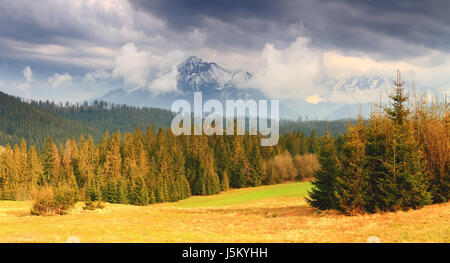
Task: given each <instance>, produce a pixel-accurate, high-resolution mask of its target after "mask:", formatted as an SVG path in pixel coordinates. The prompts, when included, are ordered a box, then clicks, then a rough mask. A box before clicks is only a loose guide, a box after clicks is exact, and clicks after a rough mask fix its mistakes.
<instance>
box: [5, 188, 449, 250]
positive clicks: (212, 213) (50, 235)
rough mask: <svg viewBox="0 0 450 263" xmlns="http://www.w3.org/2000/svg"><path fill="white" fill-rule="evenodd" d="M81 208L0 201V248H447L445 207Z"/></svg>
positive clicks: (261, 203)
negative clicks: (376, 242)
mask: <svg viewBox="0 0 450 263" xmlns="http://www.w3.org/2000/svg"><path fill="white" fill-rule="evenodd" d="M196 198H198V197H196ZM205 198H206V197H205ZM82 207H83V204H82V203H78V204H77V205H76V207H75V208H74V209H73V210H72V211H71V212H69V214H68V215H63V216H51V217H39V216H30V215H29V210H30V208H31V202H27V201H18V202H13V201H1V202H0V242H66V240H67V238H68V237H70V236H77V237H79V238H80V240H81V242H366V240H367V238H368V237H369V236H378V237H379V238H380V239H381V242H450V203H446V204H441V205H432V206H427V207H425V208H422V209H420V210H415V211H408V212H397V213H386V214H377V215H363V216H355V217H348V216H344V215H340V214H337V213H335V212H326V213H320V214H319V213H315V212H314V210H313V209H311V208H310V207H308V206H307V205H306V203H305V201H304V199H303V197H301V196H300V197H280V198H269V199H262V200H256V201H251V202H248V203H245V204H236V205H230V206H219V207H209V208H208V207H202V208H179V207H177V206H176V205H175V204H157V205H151V206H146V207H138V206H130V205H113V204H106V207H105V208H104V209H100V210H95V211H89V210H83V209H82Z"/></svg>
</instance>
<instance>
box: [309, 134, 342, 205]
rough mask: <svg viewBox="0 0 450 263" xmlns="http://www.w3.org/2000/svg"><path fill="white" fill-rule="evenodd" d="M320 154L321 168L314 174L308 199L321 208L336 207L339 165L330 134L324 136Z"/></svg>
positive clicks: (311, 203)
mask: <svg viewBox="0 0 450 263" xmlns="http://www.w3.org/2000/svg"><path fill="white" fill-rule="evenodd" d="M318 155H319V156H318V159H319V163H320V169H319V170H317V171H316V172H315V174H314V181H312V183H311V184H312V186H313V188H312V190H311V191H309V192H308V195H309V197H306V201H307V202H308V204H310V205H311V206H312V207H315V208H317V209H319V210H327V209H336V208H337V200H336V198H335V189H336V177H337V176H338V173H339V166H338V161H337V156H336V148H335V145H334V140H333V139H332V138H331V137H330V136H329V135H326V136H325V137H324V138H322V140H321V142H320V144H319V154H318Z"/></svg>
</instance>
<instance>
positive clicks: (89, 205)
mask: <svg viewBox="0 0 450 263" xmlns="http://www.w3.org/2000/svg"><path fill="white" fill-rule="evenodd" d="M103 208H105V204H103V203H102V202H101V201H94V202H93V201H87V202H86V203H84V207H83V209H84V210H95V209H103Z"/></svg>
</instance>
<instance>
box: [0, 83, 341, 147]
mask: <svg viewBox="0 0 450 263" xmlns="http://www.w3.org/2000/svg"><path fill="white" fill-rule="evenodd" d="M280 117H281V118H282V117H283V116H280ZM172 118H173V113H171V112H170V111H168V110H163V109H157V108H139V107H133V106H128V105H116V104H111V103H107V102H104V101H93V102H91V103H87V102H85V103H81V104H68V103H66V104H62V103H60V104H57V103H54V102H50V101H25V100H23V99H22V98H19V97H14V96H10V95H8V94H5V93H3V92H0V120H1V123H0V145H6V144H10V145H14V144H19V143H20V142H21V140H22V138H23V139H25V140H26V141H27V142H28V145H35V146H37V147H42V146H43V145H44V142H45V139H46V138H47V137H48V136H50V137H51V138H52V139H53V140H54V141H55V143H64V142H65V140H66V139H70V138H72V137H75V138H78V137H79V136H80V135H81V134H84V135H87V134H91V135H92V137H93V139H94V141H96V142H97V141H98V140H100V139H101V137H102V136H103V134H104V133H105V131H109V132H111V133H114V132H116V131H118V130H120V131H121V132H133V131H134V130H135V128H136V126H139V127H140V128H141V129H146V128H147V126H148V125H151V126H152V127H153V128H155V129H158V128H168V127H169V125H170V122H171V120H172ZM347 124H348V121H345V120H335V121H325V120H306V121H301V120H297V121H293V120H283V119H282V120H281V121H280V133H281V134H286V133H288V132H294V131H296V132H298V133H304V134H305V135H308V136H309V135H310V134H311V133H312V132H313V133H315V134H314V136H316V135H317V136H321V135H324V134H325V133H327V131H328V132H330V133H331V134H333V135H338V134H341V133H345V132H346V130H347Z"/></svg>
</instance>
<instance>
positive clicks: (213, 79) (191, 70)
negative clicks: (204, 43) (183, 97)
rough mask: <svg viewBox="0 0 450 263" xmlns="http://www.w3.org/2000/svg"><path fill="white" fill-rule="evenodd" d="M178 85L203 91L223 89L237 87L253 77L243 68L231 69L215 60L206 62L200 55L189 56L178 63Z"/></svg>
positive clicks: (186, 88) (184, 88)
mask: <svg viewBox="0 0 450 263" xmlns="http://www.w3.org/2000/svg"><path fill="white" fill-rule="evenodd" d="M177 69H178V77H177V87H178V89H180V90H182V91H203V90H205V89H210V88H214V89H217V90H222V89H223V88H227V87H231V88H232V87H235V86H237V85H239V84H240V83H244V82H246V81H247V80H248V79H250V78H251V77H252V75H251V74H250V73H248V72H244V71H241V70H236V71H229V70H226V69H224V68H222V67H221V66H219V65H217V64H216V63H214V62H210V63H208V62H204V61H202V60H201V59H200V58H198V57H189V58H188V59H187V60H186V61H184V62H183V63H181V64H180V65H178V67H177Z"/></svg>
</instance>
